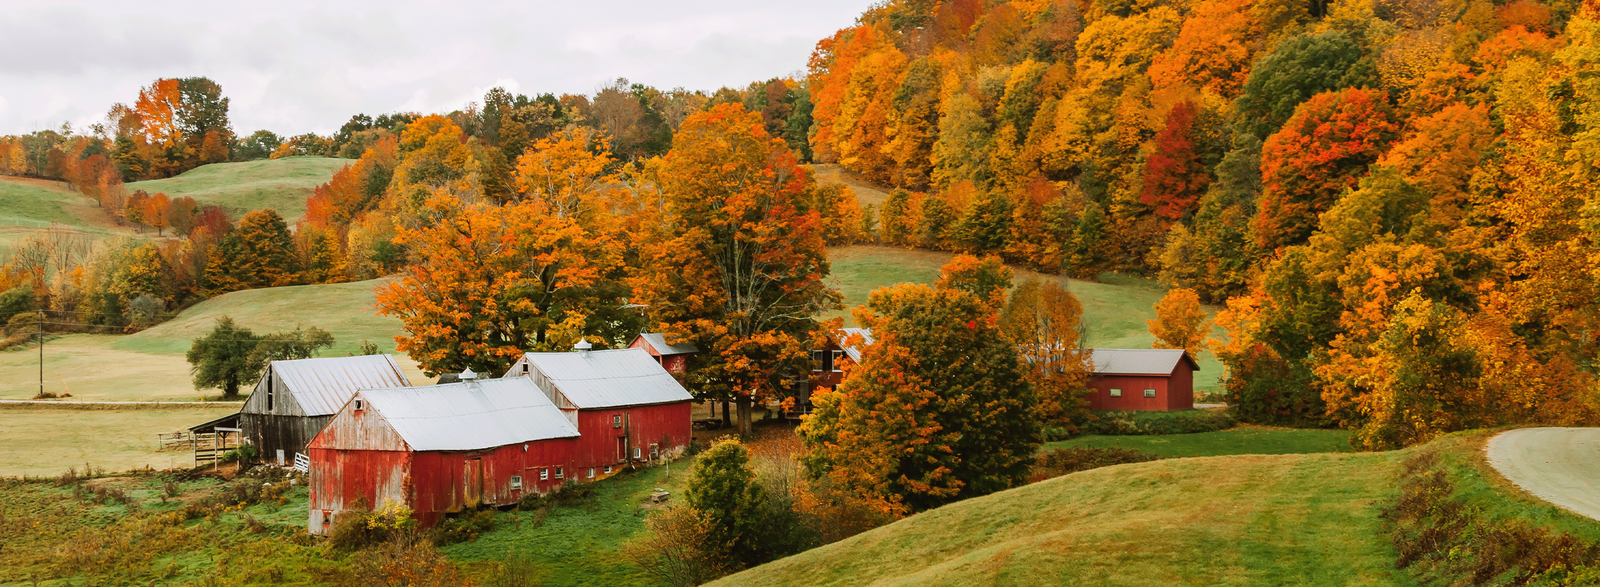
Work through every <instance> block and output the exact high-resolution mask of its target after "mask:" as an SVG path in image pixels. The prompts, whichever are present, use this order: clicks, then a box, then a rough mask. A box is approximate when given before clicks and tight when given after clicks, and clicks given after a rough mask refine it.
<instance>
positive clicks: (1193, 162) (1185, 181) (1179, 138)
mask: <svg viewBox="0 0 1600 587" xmlns="http://www.w3.org/2000/svg"><path fill="white" fill-rule="evenodd" d="M1199 110H1200V108H1199V106H1197V105H1195V103H1194V101H1193V100H1184V101H1182V102H1179V103H1178V105H1176V106H1173V107H1172V111H1171V112H1169V113H1168V114H1167V125H1166V127H1165V128H1163V129H1161V132H1160V133H1157V134H1156V138H1155V152H1153V153H1151V154H1150V158H1149V159H1147V160H1145V164H1144V190H1143V191H1142V192H1140V193H1139V201H1140V202H1143V203H1144V204H1145V205H1146V206H1151V207H1153V208H1155V209H1156V215H1158V216H1161V217H1162V218H1166V219H1168V220H1180V219H1182V218H1183V217H1184V216H1187V215H1188V214H1189V213H1191V212H1193V211H1194V209H1195V205H1196V204H1197V203H1198V202H1199V201H1200V195H1201V194H1204V193H1205V191H1206V186H1209V185H1211V174H1209V173H1206V166H1205V163H1203V162H1201V161H1200V152H1199V151H1198V150H1196V149H1195V140H1194V119H1195V116H1196V115H1197V114H1198V113H1199Z"/></svg>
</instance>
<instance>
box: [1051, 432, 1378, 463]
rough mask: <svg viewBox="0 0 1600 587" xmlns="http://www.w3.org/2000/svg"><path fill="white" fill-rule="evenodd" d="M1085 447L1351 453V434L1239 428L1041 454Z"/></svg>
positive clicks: (1168, 452)
mask: <svg viewBox="0 0 1600 587" xmlns="http://www.w3.org/2000/svg"><path fill="white" fill-rule="evenodd" d="M1069 446H1084V447H1091V448H1108V447H1117V448H1131V449H1135V450H1138V451H1142V452H1147V453H1150V454H1154V455H1160V456H1163V457H1167V458H1183V457H1215V456H1224V455H1286V454H1309V453H1323V452H1351V450H1352V449H1351V448H1350V432H1349V431H1348V430H1298V429H1294V428H1266V427H1261V426H1240V427H1237V428H1233V429H1231V430H1222V431H1218V432H1201V433H1197V434H1169V435H1165V436H1081V437H1078V438H1074V439H1072V440H1063V441H1060V442H1051V443H1046V444H1045V445H1044V447H1043V448H1042V450H1050V449H1056V448H1066V447H1069Z"/></svg>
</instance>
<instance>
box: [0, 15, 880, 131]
mask: <svg viewBox="0 0 1600 587" xmlns="http://www.w3.org/2000/svg"><path fill="white" fill-rule="evenodd" d="M871 1H872V0H813V1H809V2H801V1H799V0H781V1H778V2H755V3H752V2H748V1H747V0H741V1H733V0H684V1H680V2H655V1H651V2H645V1H635V0H626V1H613V2H603V3H601V2H595V3H570V4H561V5H554V4H550V3H543V2H516V1H509V0H497V1H485V2H463V3H457V2H452V3H438V2H429V1H426V0H397V1H395V2H387V3H340V2H327V1H325V0H322V1H311V0H280V1H277V2H273V3H270V4H269V3H261V4H249V5H233V4H217V3H215V2H210V3H199V2H177V1H168V2H139V3H125V2H109V1H86V0H78V1H60V2H52V3H49V4H42V5H37V6H31V7H20V8H8V12H7V15H6V18H5V19H3V21H0V39H5V40H6V42H5V45H6V47H7V51H8V53H11V54H12V55H8V58H7V59H5V60H0V88H5V90H6V95H5V97H4V98H0V134H13V133H19V132H29V131H32V130H36V129H38V128H54V127H57V126H59V125H60V124H61V121H72V122H73V124H74V125H79V126H82V125H84V124H87V123H86V122H85V121H87V122H94V121H97V120H99V119H100V118H101V117H103V115H104V113H105V111H106V109H107V108H108V107H109V106H110V105H111V104H113V103H116V102H124V103H127V102H132V101H133V100H134V98H135V97H136V95H137V93H138V89H139V88H140V87H141V86H144V85H147V84H149V83H150V82H151V81H153V80H154V79H156V78H158V77H187V76H206V77H210V78H211V79H212V80H215V81H216V82H217V83H219V84H221V85H222V87H223V92H224V93H225V94H226V95H227V96H228V97H229V98H230V100H231V102H230V104H231V110H230V116H231V118H232V121H233V125H234V128H235V130H237V131H239V132H240V133H249V132H251V131H254V130H256V129H259V128H267V129H271V130H273V131H275V132H278V133H279V134H285V135H293V134H299V133H303V132H307V131H315V132H321V133H327V132H330V131H332V130H334V129H337V128H338V127H339V125H341V124H343V123H344V122H345V121H346V120H348V119H349V117H350V116H351V115H354V114H356V113H366V114H370V115H377V114H382V113H386V112H393V111H396V110H402V109H404V110H419V111H424V112H429V111H447V110H451V109H455V108H460V107H462V106H464V105H465V104H466V103H467V102H471V101H476V100H481V99H482V96H483V93H484V92H485V91H487V90H488V89H489V88H491V87H494V86H496V85H504V86H506V87H507V88H508V89H512V90H513V91H517V92H521V93H527V94H536V93H544V92H551V93H557V94H560V93H588V92H593V91H594V90H595V89H596V88H597V87H599V86H600V85H601V84H603V83H605V82H607V81H609V80H613V79H616V78H618V77H626V78H628V79H629V80H632V81H634V82H637V83H644V84H650V85H653V86H656V87H660V88H663V89H670V88H673V87H679V86H682V87H686V88H690V89H702V90H708V91H709V90H715V89H716V88H718V87H720V86H724V85H729V86H739V87H742V86H744V85H745V84H748V83H749V82H751V81H755V80H758V79H768V78H772V77H776V76H782V75H786V74H789V73H791V72H794V71H796V70H799V69H802V68H804V67H805V62H806V58H807V57H808V56H809V55H810V52H811V48H812V46H813V45H814V44H815V43H816V41H817V40H819V39H821V38H823V37H826V36H828V35H831V34H832V33H833V32H834V31H835V30H838V29H839V28H842V27H846V26H849V25H850V24H852V23H853V21H854V18H855V17H856V16H857V15H858V14H860V12H861V11H862V10H864V9H865V8H866V7H867V6H868V5H869V4H870V3H871ZM513 85H515V86H516V87H515V88H513V87H512V86H513ZM52 121H53V122H52Z"/></svg>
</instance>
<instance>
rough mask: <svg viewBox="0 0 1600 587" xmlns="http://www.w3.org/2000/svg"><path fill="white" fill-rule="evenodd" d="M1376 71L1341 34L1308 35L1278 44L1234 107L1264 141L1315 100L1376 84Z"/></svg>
mask: <svg viewBox="0 0 1600 587" xmlns="http://www.w3.org/2000/svg"><path fill="white" fill-rule="evenodd" d="M1376 78H1377V67H1376V66H1375V65H1374V64H1373V63H1372V61H1371V60H1370V59H1367V58H1366V56H1365V55H1364V54H1363V52H1362V50H1361V46H1360V45H1358V44H1356V42H1355V41H1352V40H1351V39H1350V37H1349V36H1347V35H1345V34H1344V33H1342V32H1338V31H1330V32H1324V33H1315V34H1312V33H1308V34H1303V35H1300V36H1296V37H1292V38H1289V39H1286V40H1284V41H1283V42H1281V43H1279V44H1278V45H1277V47H1276V48H1274V49H1273V51H1272V53H1270V54H1268V55H1267V56H1265V57H1262V58H1261V60H1260V61H1259V62H1258V63H1256V65H1255V66H1254V67H1253V68H1252V69H1251V71H1250V77H1249V79H1248V80H1247V81H1246V82H1245V84H1244V91H1243V93H1242V94H1241V95H1240V96H1239V100H1238V102H1237V105H1236V106H1235V108H1236V111H1237V113H1236V114H1235V116H1236V120H1238V121H1239V122H1238V125H1239V127H1240V128H1241V129H1242V130H1243V131H1244V132H1249V133H1251V134H1254V135H1256V137H1257V138H1260V139H1265V138H1267V136H1268V135H1271V134H1272V133H1274V132H1276V131H1277V130H1278V128H1279V127H1280V126H1283V125H1284V123H1285V122H1286V121H1288V120H1289V118H1290V117H1291V116H1293V115H1294V113H1295V109H1296V107H1298V106H1299V105H1300V103H1301V102H1304V101H1306V100H1308V99H1310V98H1311V97H1312V96H1315V95H1317V94H1321V93H1323V92H1329V91H1334V90H1340V89H1343V88H1351V87H1362V86H1374V85H1377V84H1376V81H1377V79H1376Z"/></svg>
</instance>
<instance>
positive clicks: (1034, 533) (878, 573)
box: [713, 452, 1412, 586]
mask: <svg viewBox="0 0 1600 587" xmlns="http://www.w3.org/2000/svg"><path fill="white" fill-rule="evenodd" d="M1404 455H1405V453H1402V452H1391V453H1364V454H1312V455H1281V456H1259V455H1257V456H1226V457H1210V458H1197V459H1177V460H1167V461H1156V462H1151V463H1141V464H1136V465H1123V466H1117V467H1109V468H1103V469H1096V470H1092V471H1086V472H1083V473H1077V474H1073V475H1067V476H1064V477H1058V478H1055V479H1051V480H1049V481H1044V482H1041V483H1036V484H1033V485H1028V486H1025V487H1021V488H1018V489H1013V490H1010V491H1006V492H1002V493H997V494H994V495H990V496H986V497H981V498H977V499H972V500H968V501H964V502H960V503H956V504H952V505H949V506H945V507H943V508H939V509H936V510H932V511H929V512H926V513H922V514H918V515H916V516H913V517H911V518H907V519H905V520H901V521H900V522H896V523H894V524H890V525H888V526H884V527H882V528H878V529H876V530H873V531H870V532H867V533H865V534H861V535H859V536H856V537H853V538H850V539H848V540H844V541H842V542H838V543H835V544H831V545H828V546H824V547H822V548H818V549H815V550H811V551H808V552H804V553H801V554H799V555H795V556H792V557H789V558H786V559H782V560H779V561H776V562H773V563H770V564H767V565H764V566H761V567H757V568H755V569H751V570H748V571H745V572H743V573H740V574H737V575H733V576H731V577H727V578H724V579H723V580H721V581H719V582H716V583H713V585H741V586H769V585H770V586H776V585H864V584H869V583H870V584H874V585H1040V584H1048V585H1080V584H1081V585H1216V584H1229V585H1290V584H1293V585H1410V584H1412V582H1411V580H1410V579H1409V578H1408V577H1407V576H1405V574H1404V572H1403V571H1396V570H1394V568H1393V566H1394V560H1395V553H1394V552H1393V550H1392V549H1391V548H1390V546H1389V545H1388V544H1386V543H1385V542H1384V539H1383V537H1382V536H1381V534H1380V524H1379V520H1378V510H1379V508H1380V507H1381V506H1382V505H1383V504H1384V503H1385V502H1387V501H1389V500H1391V499H1392V498H1393V497H1394V495H1395V490H1394V489H1393V488H1392V487H1391V486H1390V480H1391V479H1392V478H1393V474H1394V472H1395V471H1396V470H1397V468H1398V464H1399V462H1400V461H1401V460H1402V458H1403V456H1404Z"/></svg>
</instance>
